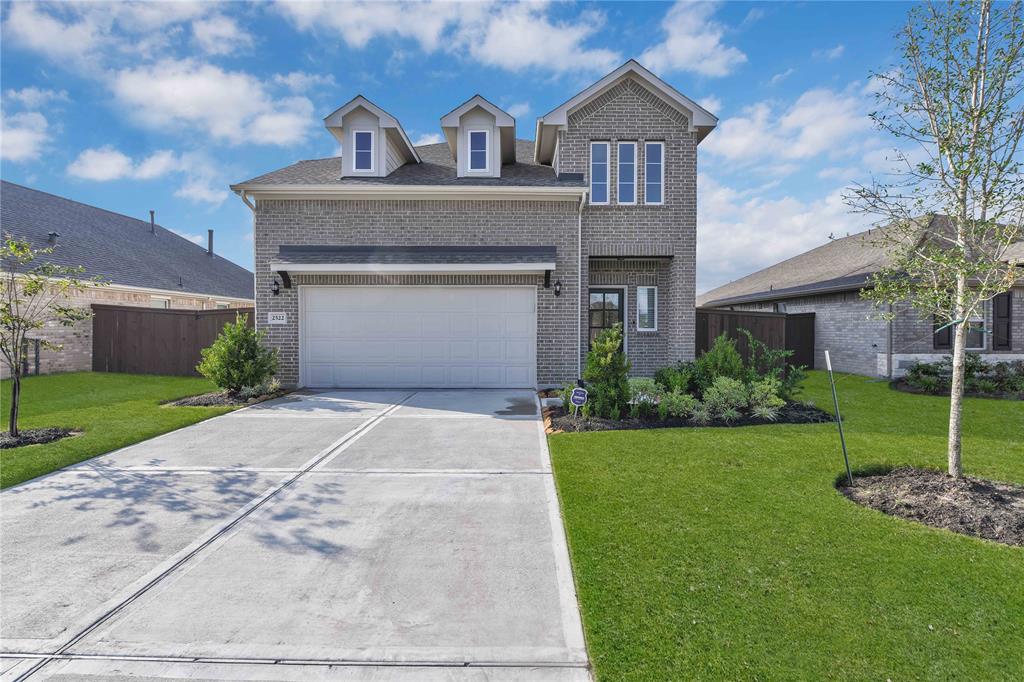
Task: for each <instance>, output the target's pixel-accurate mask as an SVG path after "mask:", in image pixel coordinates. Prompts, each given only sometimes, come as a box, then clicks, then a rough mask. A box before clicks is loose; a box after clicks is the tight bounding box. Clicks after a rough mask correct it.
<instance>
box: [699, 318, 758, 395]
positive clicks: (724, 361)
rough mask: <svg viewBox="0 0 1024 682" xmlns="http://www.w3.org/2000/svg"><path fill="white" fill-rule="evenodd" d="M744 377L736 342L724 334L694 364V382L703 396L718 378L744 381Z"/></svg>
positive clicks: (741, 359)
mask: <svg viewBox="0 0 1024 682" xmlns="http://www.w3.org/2000/svg"><path fill="white" fill-rule="evenodd" d="M744 376H745V372H744V369H743V358H742V357H740V353H739V351H738V350H736V342H735V341H733V340H732V339H730V338H729V337H728V336H726V335H725V334H724V333H723V334H720V335H719V336H718V337H717V338H716V339H715V342H714V343H713V344H712V345H711V348H710V349H709V350H708V351H707V352H705V353H704V354H703V355H701V356H700V357H699V358H697V359H696V360H694V362H693V380H694V383H695V384H696V387H697V389H698V391H700V393H701V394H702V395H703V393H704V391H705V390H707V388H708V387H709V386H711V384H712V383H714V381H715V379H717V378H718V377H728V378H730V379H738V380H743V378H744Z"/></svg>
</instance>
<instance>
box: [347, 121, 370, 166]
mask: <svg viewBox="0 0 1024 682" xmlns="http://www.w3.org/2000/svg"><path fill="white" fill-rule="evenodd" d="M352 137H353V138H354V140H353V142H354V143H353V147H355V159H354V165H353V169H355V170H357V171H363V172H367V173H372V172H373V131H372V130H357V131H355V133H353V135H352Z"/></svg>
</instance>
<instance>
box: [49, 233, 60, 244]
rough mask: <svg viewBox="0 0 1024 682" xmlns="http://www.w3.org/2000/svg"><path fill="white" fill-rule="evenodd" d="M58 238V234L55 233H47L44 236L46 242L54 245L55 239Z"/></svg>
mask: <svg viewBox="0 0 1024 682" xmlns="http://www.w3.org/2000/svg"><path fill="white" fill-rule="evenodd" d="M59 236H60V234H58V233H57V232H48V233H47V234H46V241H48V242H49V243H51V244H56V243H57V237H59Z"/></svg>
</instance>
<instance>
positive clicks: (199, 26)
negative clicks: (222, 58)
mask: <svg viewBox="0 0 1024 682" xmlns="http://www.w3.org/2000/svg"><path fill="white" fill-rule="evenodd" d="M192 35H193V37H194V39H195V41H196V44H197V45H199V47H200V49H202V50H203V51H204V52H206V53H207V54H218V55H221V54H232V53H233V52H237V51H239V50H244V49H247V48H250V47H252V45H253V38H252V36H251V35H249V34H248V33H247V32H246V31H245V30H244V29H243V28H242V27H240V26H239V25H238V24H237V23H235V20H234V19H232V18H230V17H226V16H224V15H222V14H218V15H216V16H212V17H209V18H206V19H197V20H196V21H194V22H192Z"/></svg>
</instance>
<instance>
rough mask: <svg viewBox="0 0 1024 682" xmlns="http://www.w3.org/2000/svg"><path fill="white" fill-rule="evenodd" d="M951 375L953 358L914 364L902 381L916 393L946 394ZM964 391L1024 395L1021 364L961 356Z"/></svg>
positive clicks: (1017, 361) (976, 354) (1023, 378)
mask: <svg viewBox="0 0 1024 682" xmlns="http://www.w3.org/2000/svg"><path fill="white" fill-rule="evenodd" d="M952 375H953V359H952V357H951V356H947V357H945V358H943V359H942V360H939V361H938V362H917V363H914V364H913V365H912V366H911V367H910V368H908V369H907V371H906V374H904V376H903V381H904V382H906V384H907V385H909V386H912V387H914V388H916V389H918V390H919V391H923V392H925V393H932V394H942V393H948V392H949V389H950V383H951V381H952V378H951V377H952ZM964 388H965V389H966V391H967V393H968V394H971V393H975V394H983V395H999V394H1014V393H1016V394H1020V393H1024V362H1022V361H1020V360H1016V361H1013V362H994V363H991V364H989V363H986V362H985V360H984V359H983V358H982V356H981V355H980V354H978V353H968V354H967V355H966V356H964Z"/></svg>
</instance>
